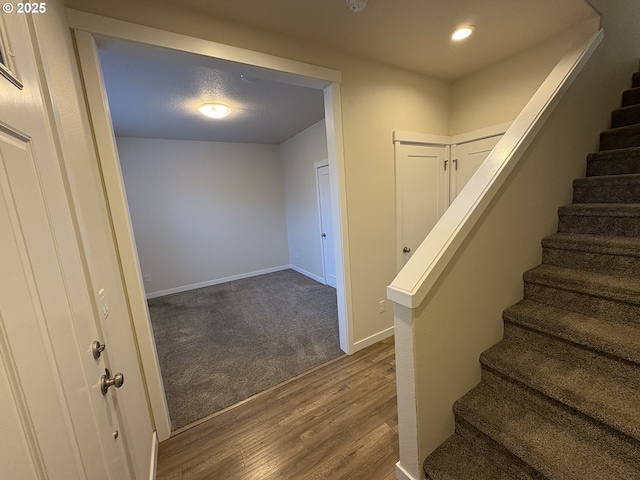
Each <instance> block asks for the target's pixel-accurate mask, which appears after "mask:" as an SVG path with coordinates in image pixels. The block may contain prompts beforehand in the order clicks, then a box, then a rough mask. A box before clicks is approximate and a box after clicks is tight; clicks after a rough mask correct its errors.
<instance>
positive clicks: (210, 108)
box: [200, 103, 231, 118]
mask: <svg viewBox="0 0 640 480" xmlns="http://www.w3.org/2000/svg"><path fill="white" fill-rule="evenodd" d="M200 112H202V114H203V115H206V116H207V117H211V118H224V117H226V116H227V115H229V114H230V113H231V108H230V107H227V106H226V105H223V104H221V103H205V104H204V105H202V106H201V107H200Z"/></svg>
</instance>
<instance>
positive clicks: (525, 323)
mask: <svg viewBox="0 0 640 480" xmlns="http://www.w3.org/2000/svg"><path fill="white" fill-rule="evenodd" d="M502 316H503V319H504V321H505V329H507V328H508V327H509V325H517V326H521V327H522V328H525V329H528V330H530V331H534V332H540V333H541V334H545V335H547V336H550V337H555V338H557V339H560V340H563V341H566V342H570V343H572V344H574V345H576V346H578V347H580V348H583V349H586V350H590V351H597V352H602V353H603V354H605V355H607V356H610V357H613V358H617V359H618V360H619V361H624V362H626V363H630V364H635V365H640V325H638V324H635V323H631V322H625V323H621V322H612V321H607V320H603V319H601V318H596V317H590V316H586V315H581V314H579V313H576V312H570V311H568V310H563V309H559V308H556V307H553V306H551V305H547V304H544V303H537V302H532V301H530V300H522V301H520V302H518V303H516V304H515V305H512V306H511V307H509V308H507V309H506V310H505V311H504V312H503V314H502Z"/></svg>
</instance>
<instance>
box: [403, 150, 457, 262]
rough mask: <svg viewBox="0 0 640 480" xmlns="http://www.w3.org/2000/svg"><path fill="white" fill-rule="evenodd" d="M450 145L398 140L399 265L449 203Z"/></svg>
mask: <svg viewBox="0 0 640 480" xmlns="http://www.w3.org/2000/svg"><path fill="white" fill-rule="evenodd" d="M448 151H449V147H448V146H447V145H438V146H433V145H406V144H402V143H396V214H397V238H398V242H397V249H398V252H397V260H398V268H399V269H400V268H402V266H403V265H404V264H405V263H406V262H407V260H409V258H411V255H413V252H415V251H416V249H417V248H418V247H419V246H420V244H421V243H422V241H423V240H424V239H425V237H426V236H427V234H428V233H429V232H430V231H431V229H432V228H433V226H434V225H435V224H436V222H437V221H438V219H439V218H440V217H441V216H442V214H443V213H444V211H445V210H446V208H447V206H448V204H449V203H448V195H449V187H448V184H449V182H448V170H449V164H448V163H449V159H448Z"/></svg>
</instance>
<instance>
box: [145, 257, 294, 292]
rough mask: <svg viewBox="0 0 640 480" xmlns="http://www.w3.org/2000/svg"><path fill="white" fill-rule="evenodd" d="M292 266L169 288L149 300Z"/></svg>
mask: <svg viewBox="0 0 640 480" xmlns="http://www.w3.org/2000/svg"><path fill="white" fill-rule="evenodd" d="M289 268H291V265H280V266H279V267H271V268H265V269H264V270H256V271H255V272H247V273H241V274H240V275H232V276H231V277H224V278H216V279H215V280H208V281H206V282H200V283H194V284H191V285H185V286H183V287H176V288H169V289H167V290H159V291H157V292H151V293H147V295H146V296H147V299H151V298H157V297H163V296H165V295H171V294H172V293H180V292H186V291H188V290H195V289H196V288H202V287H210V286H212V285H218V284H220V283H226V282H232V281H234V280H242V279H243V278H249V277H257V276H258V275H264V274H265V273H273V272H280V271H282V270H288V269H289Z"/></svg>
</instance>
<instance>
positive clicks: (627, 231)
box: [558, 203, 640, 237]
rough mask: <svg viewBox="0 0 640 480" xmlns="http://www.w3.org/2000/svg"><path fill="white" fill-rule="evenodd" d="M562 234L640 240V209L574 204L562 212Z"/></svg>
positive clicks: (560, 220)
mask: <svg viewBox="0 0 640 480" xmlns="http://www.w3.org/2000/svg"><path fill="white" fill-rule="evenodd" d="M558 216H559V219H558V232H560V233H584V234H590V235H609V236H619V237H638V236H640V205H633V204H606V203H602V204H595V203H586V204H572V205H566V206H564V207H560V208H559V209H558Z"/></svg>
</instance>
